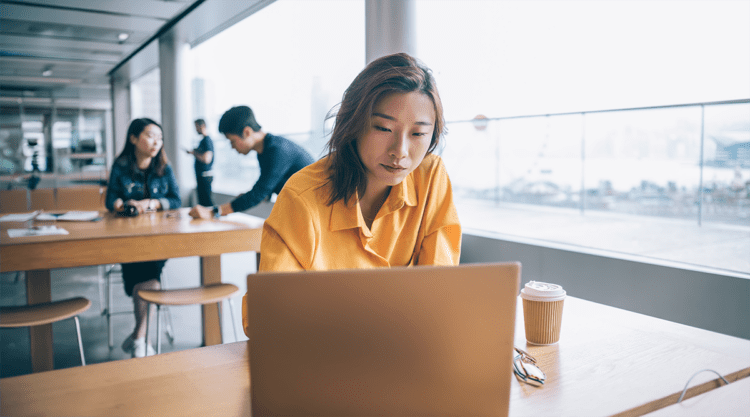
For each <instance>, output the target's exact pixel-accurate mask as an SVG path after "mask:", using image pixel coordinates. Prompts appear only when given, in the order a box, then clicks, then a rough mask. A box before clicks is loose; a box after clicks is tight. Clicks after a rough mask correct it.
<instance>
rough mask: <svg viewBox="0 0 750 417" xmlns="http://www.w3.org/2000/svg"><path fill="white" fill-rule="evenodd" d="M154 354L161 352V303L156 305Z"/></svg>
mask: <svg viewBox="0 0 750 417" xmlns="http://www.w3.org/2000/svg"><path fill="white" fill-rule="evenodd" d="M146 349H148V346H147V347H146ZM156 354H157V355H159V354H161V304H157V305H156Z"/></svg>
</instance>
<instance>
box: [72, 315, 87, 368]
mask: <svg viewBox="0 0 750 417" xmlns="http://www.w3.org/2000/svg"><path fill="white" fill-rule="evenodd" d="M73 320H75V322H76V335H78V351H79V352H81V366H86V358H85V357H83V340H82V339H81V323H79V322H78V316H73Z"/></svg>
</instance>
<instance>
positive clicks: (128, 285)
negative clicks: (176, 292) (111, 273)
mask: <svg viewBox="0 0 750 417" xmlns="http://www.w3.org/2000/svg"><path fill="white" fill-rule="evenodd" d="M165 263H167V261H166V260H162V261H148V262H133V263H127V264H121V265H122V282H123V284H125V294H127V295H128V296H130V297H132V296H133V287H135V285H136V284H140V283H141V282H146V281H148V280H151V279H157V280H159V281H161V271H162V269H164V264H165Z"/></svg>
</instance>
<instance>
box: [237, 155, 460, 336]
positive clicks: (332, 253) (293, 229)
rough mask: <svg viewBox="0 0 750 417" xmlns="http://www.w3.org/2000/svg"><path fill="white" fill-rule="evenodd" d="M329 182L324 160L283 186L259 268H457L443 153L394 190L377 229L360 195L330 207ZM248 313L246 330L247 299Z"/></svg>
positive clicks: (455, 225) (454, 218)
mask: <svg viewBox="0 0 750 417" xmlns="http://www.w3.org/2000/svg"><path fill="white" fill-rule="evenodd" d="M327 178H328V173H327V161H326V159H325V158H324V159H322V160H320V161H317V162H315V163H314V164H312V165H309V166H308V167H306V168H304V169H302V170H300V171H299V172H297V173H296V174H295V175H294V176H292V177H291V178H290V179H289V181H288V182H287V183H286V185H284V188H283V189H282V190H281V193H280V194H279V196H278V198H277V199H276V203H275V204H274V207H273V210H272V211H271V215H270V216H269V217H268V219H266V222H265V224H264V225H263V237H262V240H261V252H260V253H261V261H260V267H259V271H297V270H328V269H360V268H376V267H388V266H407V265H409V266H410V265H458V261H459V256H460V254H461V225H460V223H459V220H458V213H457V212H456V208H455V206H454V204H453V192H452V189H451V183H450V179H449V178H448V173H447V172H446V170H445V166H444V165H443V161H442V159H441V158H440V157H439V156H437V155H427V156H426V157H425V158H424V160H423V161H422V163H421V164H420V165H419V167H417V169H415V170H414V171H413V172H412V173H411V174H409V175H408V176H407V177H406V178H405V179H404V181H402V182H401V183H400V184H398V185H395V186H393V187H392V188H391V191H390V194H389V195H388V198H387V199H386V201H385V203H384V204H383V206H382V207H381V208H380V211H378V214H377V216H375V219H374V220H373V222H372V229H370V228H368V227H367V225H366V224H365V220H364V218H363V217H362V212H361V210H360V206H359V201H358V199H357V198H352V199H351V200H350V201H349V204H346V203H345V202H344V201H341V200H340V201H337V202H336V203H334V204H333V205H331V206H329V205H327V204H326V202H327V200H328V187H329V185H328V184H327ZM355 197H356V196H355ZM242 316H243V317H242V319H243V327H244V328H245V333H247V327H246V326H247V314H246V311H245V300H244V299H243V311H242Z"/></svg>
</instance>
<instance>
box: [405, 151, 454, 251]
mask: <svg viewBox="0 0 750 417" xmlns="http://www.w3.org/2000/svg"><path fill="white" fill-rule="evenodd" d="M423 221H425V223H426V224H425V226H424V227H425V229H426V230H425V237H424V239H423V240H422V245H421V247H420V250H419V253H418V254H417V259H416V264H417V265H458V262H459V259H460V257H461V236H462V234H461V223H460V222H459V220H458V212H457V211H456V207H455V206H454V204H453V190H452V187H451V181H450V178H448V173H447V172H446V171H445V166H444V165H443V163H442V160H439V162H438V164H437V166H436V167H435V169H434V170H433V172H432V178H431V180H430V188H429V192H428V201H427V206H426V207H425V213H424V220H423Z"/></svg>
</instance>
